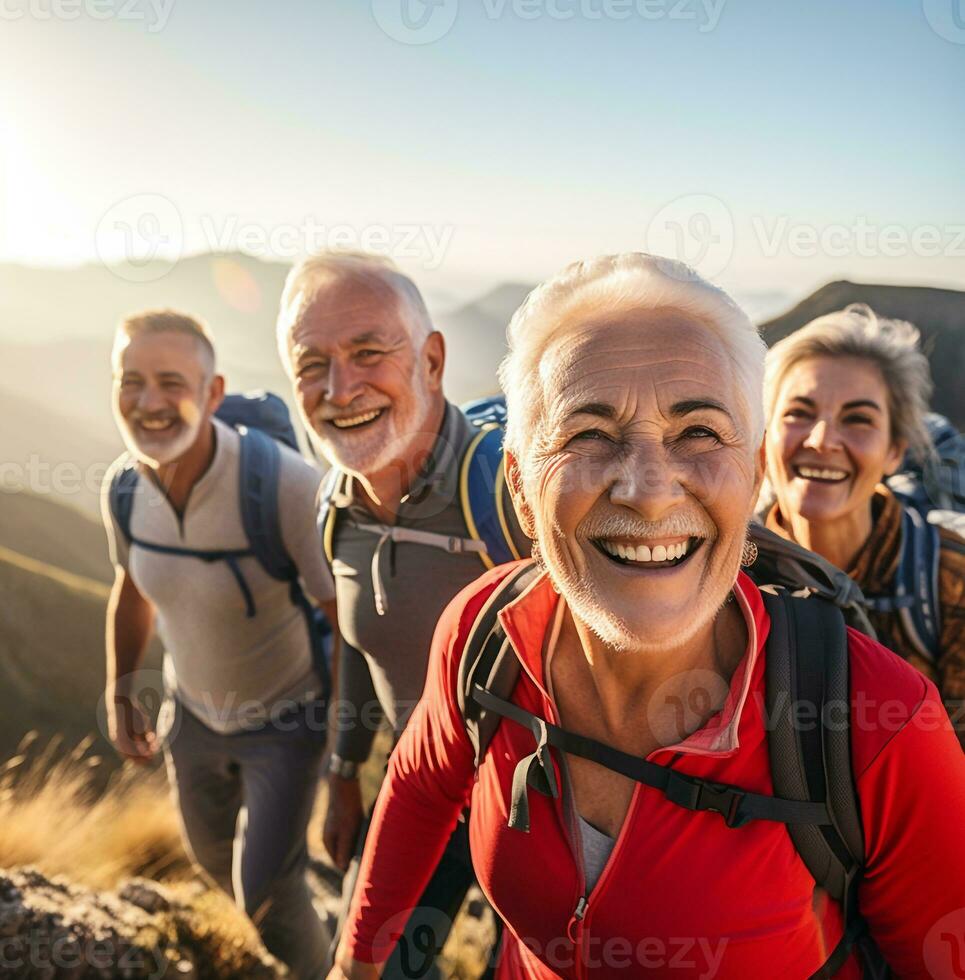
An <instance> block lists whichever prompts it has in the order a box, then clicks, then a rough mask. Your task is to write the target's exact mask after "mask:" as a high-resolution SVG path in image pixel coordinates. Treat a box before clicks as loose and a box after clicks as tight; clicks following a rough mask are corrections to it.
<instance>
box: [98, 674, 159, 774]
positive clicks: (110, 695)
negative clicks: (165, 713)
mask: <svg viewBox="0 0 965 980" xmlns="http://www.w3.org/2000/svg"><path fill="white" fill-rule="evenodd" d="M107 706H108V712H107V731H108V735H109V736H110V740H111V743H112V744H113V745H114V748H116V749H117V751H118V752H119V753H120V755H122V756H123V757H124V758H125V759H130V761H131V762H134V763H136V764H137V765H141V766H143V765H147V763H149V762H150V761H151V760H152V759H153V758H154V756H155V755H156V754H157V751H158V741H157V735H156V734H155V732H154V727H153V725H152V724H151V719H150V717H149V716H148V714H147V712H146V711H145V710H144V708H143V707H142V706H141V704H140V703H139V702H138V700H137V698H135V697H133V696H131V695H127V694H122V693H120V692H115V691H113V690H109V691H108V692H107Z"/></svg>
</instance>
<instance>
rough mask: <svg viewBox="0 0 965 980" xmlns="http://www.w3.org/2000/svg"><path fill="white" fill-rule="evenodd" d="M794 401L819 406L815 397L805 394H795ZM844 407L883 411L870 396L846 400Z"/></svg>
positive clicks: (809, 405) (811, 406) (813, 406)
mask: <svg viewBox="0 0 965 980" xmlns="http://www.w3.org/2000/svg"><path fill="white" fill-rule="evenodd" d="M791 401H792V402H803V403H804V404H805V405H807V406H808V407H809V408H817V404H816V403H815V401H814V399H813V398H805V397H804V395H795V396H794V397H793V398H792V399H791ZM841 408H842V409H852V408H873V409H874V410H875V411H876V412H880V411H881V406H880V405H879V404H878V403H877V402H876V401H872V400H871V399H870V398H856V399H855V400H854V401H850V402H845V403H844V404H843V405H842V406H841Z"/></svg>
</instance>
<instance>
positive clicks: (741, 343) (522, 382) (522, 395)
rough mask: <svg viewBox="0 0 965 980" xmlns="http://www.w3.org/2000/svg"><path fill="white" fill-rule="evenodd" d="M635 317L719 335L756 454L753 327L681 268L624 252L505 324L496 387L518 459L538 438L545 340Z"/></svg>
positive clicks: (564, 277)
mask: <svg viewBox="0 0 965 980" xmlns="http://www.w3.org/2000/svg"><path fill="white" fill-rule="evenodd" d="M632 310H675V311H677V312H679V313H682V314H684V315H685V316H688V317H693V318H694V319H696V320H698V321H700V322H702V323H705V324H706V325H707V327H708V329H710V330H713V331H714V332H716V333H717V335H718V336H719V337H720V338H721V340H722V341H723V342H724V344H725V346H726V348H727V351H728V354H729V356H730V360H731V363H732V366H733V369H734V376H735V379H736V383H737V397H738V399H739V402H740V405H741V408H742V409H743V412H744V418H745V419H746V420H747V422H748V424H749V428H750V433H749V434H750V436H751V442H752V445H753V447H754V448H756V447H757V445H758V444H759V443H760V441H761V438H762V437H763V435H764V406H763V397H762V387H763V376H764V355H765V352H766V348H765V345H764V341H763V340H762V339H761V336H760V334H759V333H758V332H757V329H756V327H754V325H753V324H752V323H751V322H750V320H749V319H748V318H747V315H746V314H745V313H744V311H743V310H742V309H741V308H740V307H739V306H738V305H737V304H736V303H735V302H734V301H733V300H732V299H731V298H730V296H728V295H727V293H725V292H724V291H723V290H722V289H720V288H719V287H717V286H714V285H712V284H711V283H709V282H707V281H706V280H704V279H702V278H701V277H700V276H699V275H698V274H697V273H696V272H695V271H694V270H693V269H691V268H690V267H689V266H687V265H684V264H683V263H682V262H676V261H674V260H672V259H665V258H660V257H659V256H655V255H647V254H645V253H643V252H624V253H623V254H620V255H604V256H600V257H599V258H595V259H589V260H587V261H583V262H575V263H573V264H572V265H570V266H568V267H567V268H566V269H564V270H563V271H562V272H561V273H560V274H559V275H557V276H555V277H554V278H553V279H549V280H547V281H546V282H544V283H543V284H542V285H540V286H537V287H536V289H534V290H533V291H532V292H531V293H530V294H529V296H527V297H526V300H525V301H524V302H523V305H522V306H521V307H520V308H519V309H518V310H517V311H516V313H515V315H514V316H513V318H512V320H511V321H510V324H509V328H508V330H507V332H506V336H507V340H508V343H509V353H508V354H507V355H506V357H505V358H504V360H503V362H502V364H500V366H499V382H500V384H501V386H502V389H503V391H504V392H505V394H506V405H507V415H508V421H507V425H506V438H505V445H506V447H507V449H509V450H511V451H512V452H513V453H514V454H515V455H516V456H517V458H519V459H524V458H525V450H526V448H527V447H528V446H529V444H530V441H531V440H532V438H533V436H534V434H536V433H538V432H539V431H540V422H541V421H542V416H543V412H544V410H545V405H544V395H545V393H544V391H543V385H542V382H541V379H540V374H539V369H540V360H541V358H542V355H543V352H544V351H545V350H546V347H547V345H548V343H549V342H550V340H551V339H552V338H553V337H557V336H560V335H561V334H562V333H563V332H565V331H568V330H572V329H573V328H575V327H579V326H581V325H582V324H583V323H584V322H585V321H586V320H589V319H593V320H595V319H598V318H601V317H604V316H606V315H608V314H619V313H627V312H630V311H632ZM641 329H646V327H642V328H641Z"/></svg>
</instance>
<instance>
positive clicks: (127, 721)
mask: <svg viewBox="0 0 965 980" xmlns="http://www.w3.org/2000/svg"><path fill="white" fill-rule="evenodd" d="M153 628H154V607H153V606H152V605H151V603H150V602H149V601H148V600H147V599H145V598H144V596H142V595H141V593H140V592H139V591H138V589H137V586H136V585H135V584H134V581H133V580H132V579H131V576H130V574H129V573H128V572H127V571H126V570H125V569H124V568H122V567H121V566H120V565H117V566H115V574H114V586H113V588H112V589H111V594H110V598H109V599H108V602H107V630H106V645H107V689H106V703H107V714H108V726H109V729H110V735H111V741H112V742H113V743H114V745H115V746H116V747H117V749H118V751H119V752H120V753H121V754H122V755H124V756H125V757H127V758H129V759H131V760H133V761H135V762H145V761H147V760H149V759H150V758H151V757H152V756H153V755H154V752H155V750H156V744H155V739H154V731H153V729H152V728H151V725H150V721H149V720H148V718H147V716H146V714H145V713H144V711H143V709H142V708H141V706H140V704H139V702H138V699H137V696H136V694H137V692H136V691H135V690H134V688H133V681H134V676H135V672H136V671H137V669H138V668H139V667H140V666H141V661H142V660H143V659H144V653H145V651H146V650H147V645H148V642H149V641H150V639H151V632H152V630H153Z"/></svg>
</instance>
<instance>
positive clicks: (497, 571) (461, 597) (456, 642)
mask: <svg viewBox="0 0 965 980" xmlns="http://www.w3.org/2000/svg"><path fill="white" fill-rule="evenodd" d="M524 564H526V562H525V561H515V562H510V563H508V564H505V565H497V566H496V567H495V568H491V569H489V571H487V572H485V573H484V574H483V575H481V576H480V577H479V578H477V579H476V580H475V581H474V582H470V583H469V585H467V586H466V587H465V588H464V589H463V590H462V591H461V592H459V593H457V594H456V596H455V597H454V598H453V599H452V601H451V602H450V603H449V605H448V606H446V608H445V610H443V613H442V615H441V616H440V617H439V623H438V626H437V628H436V635H437V636H445V637H446V638H447V643H448V645H449V646H450V647H451V649H452V650H453V652H454V653H456V654H460V655H461V653H462V649H463V647H464V646H465V643H466V640H467V638H468V636H469V632H470V630H471V629H472V627H473V624H474V623H475V622H476V619H477V617H478V616H479V613H480V612H481V611H482V608H483V606H485V605H486V603H487V602H488V600H489V598H490V597H491V596H492V594H493V593H494V592H495V591H496V590H497V589H498V588H499V586H500V585H501V584H502V583H503V582H504V581H505V580H506V579H507V578H509V576H510V575H512V574H513V573H514V572H516V571H518V570H519V569H520V568H521V567H522V566H523V565H524Z"/></svg>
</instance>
